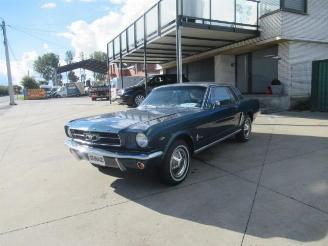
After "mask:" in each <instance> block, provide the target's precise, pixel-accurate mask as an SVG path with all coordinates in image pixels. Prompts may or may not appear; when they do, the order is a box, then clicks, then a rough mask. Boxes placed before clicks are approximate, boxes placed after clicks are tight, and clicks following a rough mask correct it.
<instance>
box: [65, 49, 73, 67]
mask: <svg viewBox="0 0 328 246" xmlns="http://www.w3.org/2000/svg"><path fill="white" fill-rule="evenodd" d="M73 59H74V53H73V51H71V50H68V51H66V53H65V62H66V63H67V64H71V63H72V61H73Z"/></svg>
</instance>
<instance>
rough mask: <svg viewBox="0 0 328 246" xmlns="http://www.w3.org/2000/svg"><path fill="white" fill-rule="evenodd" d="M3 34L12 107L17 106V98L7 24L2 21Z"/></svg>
mask: <svg viewBox="0 0 328 246" xmlns="http://www.w3.org/2000/svg"><path fill="white" fill-rule="evenodd" d="M1 27H2V32H3V43H4V45H5V53H6V64H7V76H8V92H9V97H10V103H9V104H10V105H16V103H15V98H14V89H13V81H12V77H11V67H10V58H9V51H8V40H7V33H6V23H5V21H4V20H3V21H2V26H1Z"/></svg>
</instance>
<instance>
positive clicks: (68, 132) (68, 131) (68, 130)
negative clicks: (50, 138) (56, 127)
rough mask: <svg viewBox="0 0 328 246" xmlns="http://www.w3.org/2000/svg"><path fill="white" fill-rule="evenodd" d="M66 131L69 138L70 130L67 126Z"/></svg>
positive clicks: (70, 135)
mask: <svg viewBox="0 0 328 246" xmlns="http://www.w3.org/2000/svg"><path fill="white" fill-rule="evenodd" d="M66 132H67V136H68V137H69V138H71V137H72V132H71V129H70V128H69V127H67V130H66Z"/></svg>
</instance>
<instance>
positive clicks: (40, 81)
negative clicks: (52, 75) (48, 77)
mask: <svg viewBox="0 0 328 246" xmlns="http://www.w3.org/2000/svg"><path fill="white" fill-rule="evenodd" d="M38 83H39V85H48V84H49V83H48V81H45V80H39V82H38Z"/></svg>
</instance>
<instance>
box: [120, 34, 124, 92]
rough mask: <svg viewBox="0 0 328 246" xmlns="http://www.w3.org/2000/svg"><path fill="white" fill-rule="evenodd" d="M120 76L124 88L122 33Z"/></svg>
mask: <svg viewBox="0 0 328 246" xmlns="http://www.w3.org/2000/svg"><path fill="white" fill-rule="evenodd" d="M120 77H121V83H122V89H123V88H124V81H123V62H122V38H121V35H120Z"/></svg>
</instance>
